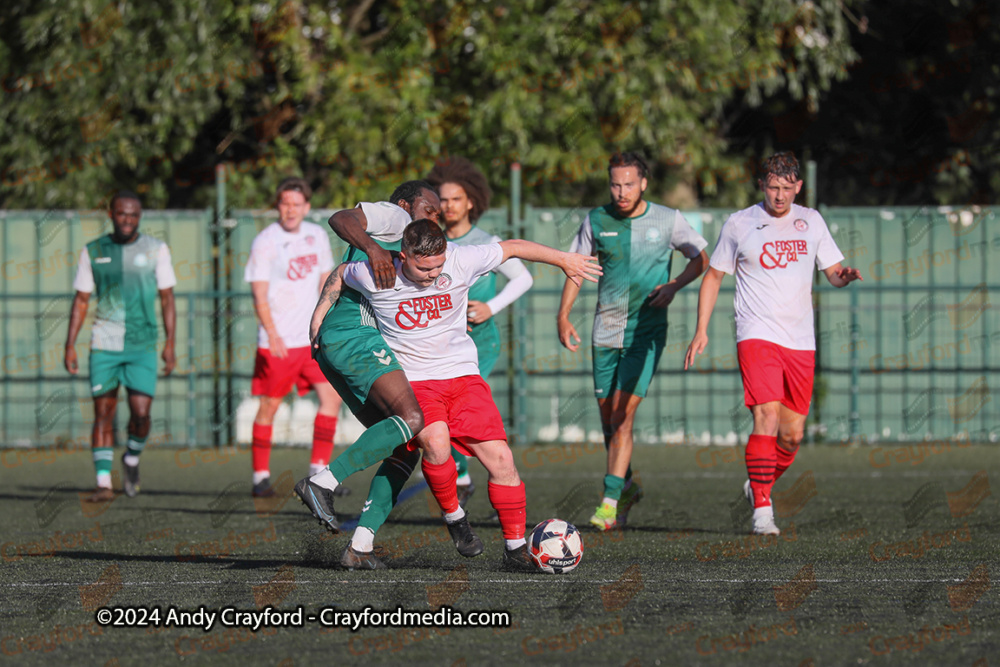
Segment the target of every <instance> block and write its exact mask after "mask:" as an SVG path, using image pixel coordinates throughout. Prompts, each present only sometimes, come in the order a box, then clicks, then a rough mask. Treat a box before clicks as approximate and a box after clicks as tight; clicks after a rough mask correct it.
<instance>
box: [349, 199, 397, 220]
mask: <svg viewBox="0 0 1000 667" xmlns="http://www.w3.org/2000/svg"><path fill="white" fill-rule="evenodd" d="M355 208H360V209H361V210H362V211H363V212H364V214H365V215H366V216H367V215H378V216H383V217H388V218H396V217H400V216H405V217H406V219H407V220H409V219H410V214H409V213H407V212H406V211H405V210H403V208H402V207H400V206H397V205H396V204H393V203H392V202H388V201H375V202H371V201H361V202H358V205H357V206H356V207H355Z"/></svg>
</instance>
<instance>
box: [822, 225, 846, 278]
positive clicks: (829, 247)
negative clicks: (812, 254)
mask: <svg viewBox="0 0 1000 667" xmlns="http://www.w3.org/2000/svg"><path fill="white" fill-rule="evenodd" d="M816 217H817V218H818V219H819V224H820V226H821V228H822V230H823V231H822V233H821V234H820V237H819V242H818V243H817V244H816V266H817V268H819V270H820V271H825V270H826V269H829V268H830V267H831V266H833V265H835V264H837V263H838V262H842V261H844V253H842V252H840V248H838V247H837V242H836V241H834V240H833V236H831V235H830V228H829V227H827V226H826V220H824V219H823V216H821V215H819V214H817V215H816Z"/></svg>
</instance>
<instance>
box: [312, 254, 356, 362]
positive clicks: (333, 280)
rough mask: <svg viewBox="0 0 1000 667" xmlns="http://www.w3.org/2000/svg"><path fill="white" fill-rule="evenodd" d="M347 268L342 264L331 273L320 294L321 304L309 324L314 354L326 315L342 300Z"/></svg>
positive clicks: (317, 305) (317, 306)
mask: <svg viewBox="0 0 1000 667" xmlns="http://www.w3.org/2000/svg"><path fill="white" fill-rule="evenodd" d="M345 266H347V265H346V264H341V265H340V266H338V267H337V268H336V269H334V270H333V271H332V272H331V273H330V276H329V277H328V278H327V279H326V282H325V283H324V284H323V290H322V291H321V292H320V294H319V303H317V304H316V310H314V311H313V315H312V320H310V322H309V342H310V343H311V345H312V348H313V354H315V350H317V349H319V342H318V341H317V340H316V339H317V338H318V337H319V328H320V326H322V324H323V320H324V319H325V318H326V314H327V313H328V312H330V309H331V308H333V306H334V305H335V304H336V303H337V300H338V299H339V298H340V292H341V290H342V289H343V287H344V267H345Z"/></svg>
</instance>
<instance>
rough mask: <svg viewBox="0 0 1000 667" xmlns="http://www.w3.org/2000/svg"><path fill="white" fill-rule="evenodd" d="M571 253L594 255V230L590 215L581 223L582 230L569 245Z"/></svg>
mask: <svg viewBox="0 0 1000 667" xmlns="http://www.w3.org/2000/svg"><path fill="white" fill-rule="evenodd" d="M569 251H570V252H575V253H577V254H580V255H588V256H590V255H593V254H594V228H593V227H592V226H591V225H590V215H589V214H588V215H587V217H586V218H585V219H584V221H583V222H582V223H580V229H579V230H578V231H577V232H576V236H574V237H573V242H572V243H570V244H569Z"/></svg>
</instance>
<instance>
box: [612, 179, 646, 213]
mask: <svg viewBox="0 0 1000 667" xmlns="http://www.w3.org/2000/svg"><path fill="white" fill-rule="evenodd" d="M646 185H647V183H646V179H645V178H640V177H639V170H638V169H637V168H635V167H615V168H614V169H612V170H611V203H612V204H614V205H615V209H616V210H617V211H618V214H619V215H621V216H624V217H626V218H628V217H631V215H632V213H634V212H635V210H636V209H637V208H639V204H641V203H642V193H644V192H645V191H646Z"/></svg>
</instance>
